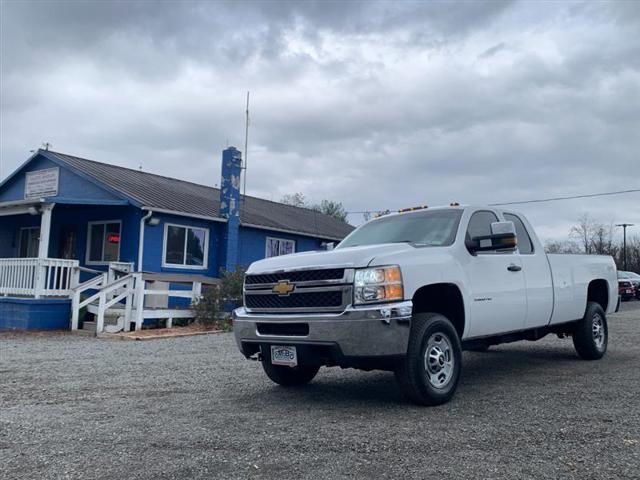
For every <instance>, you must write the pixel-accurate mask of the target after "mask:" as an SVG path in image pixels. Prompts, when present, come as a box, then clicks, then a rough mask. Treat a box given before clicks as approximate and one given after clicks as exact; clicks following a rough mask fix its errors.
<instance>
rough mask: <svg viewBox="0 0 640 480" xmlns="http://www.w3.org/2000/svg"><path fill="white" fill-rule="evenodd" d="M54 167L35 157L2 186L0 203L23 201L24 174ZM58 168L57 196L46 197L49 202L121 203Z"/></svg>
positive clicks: (91, 183)
mask: <svg viewBox="0 0 640 480" xmlns="http://www.w3.org/2000/svg"><path fill="white" fill-rule="evenodd" d="M54 167H58V164H57V163H54V162H52V161H51V160H49V159H47V158H44V157H42V156H37V157H35V158H34V159H33V160H32V161H31V162H29V163H28V164H27V165H25V166H24V167H22V169H21V170H19V171H18V173H17V174H16V175H15V176H14V177H13V178H11V179H10V180H9V181H8V182H7V183H6V184H5V185H3V186H2V189H1V190H0V202H6V201H11V200H24V184H25V173H26V172H32V171H34V170H43V169H45V168H54ZM59 168H60V177H59V181H58V195H57V196H55V197H47V198H48V199H49V200H51V201H56V200H59V201H62V200H71V201H73V200H76V201H78V200H84V201H85V202H86V203H88V202H87V200H93V201H97V202H103V203H108V202H122V201H123V199H122V198H120V197H118V196H116V195H114V194H112V193H110V192H108V191H107V190H105V189H104V188H101V187H99V186H97V185H96V184H94V183H93V182H90V181H88V180H86V179H84V178H82V177H81V176H80V175H78V174H76V173H74V172H73V171H72V170H70V169H68V168H65V167H59Z"/></svg>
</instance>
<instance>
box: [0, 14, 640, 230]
mask: <svg viewBox="0 0 640 480" xmlns="http://www.w3.org/2000/svg"><path fill="white" fill-rule="evenodd" d="M1 5H2V15H1V16H0V17H1V22H2V42H1V52H0V53H1V57H2V60H1V62H2V74H1V77H0V80H1V83H2V85H1V96H2V99H1V111H0V114H1V117H2V122H1V123H2V125H1V126H0V134H1V137H2V139H1V140H2V141H1V142H0V143H1V145H0V155H1V160H2V175H7V174H8V173H10V171H11V170H12V169H13V168H15V167H16V166H17V165H19V164H20V163H21V162H22V161H24V159H25V158H26V157H27V156H28V152H29V150H30V149H33V148H35V147H37V146H38V145H39V144H40V143H41V142H44V141H49V142H51V143H52V144H53V145H54V148H55V149H59V150H61V151H65V152H68V153H72V154H77V155H84V156H87V157H89V158H95V159H98V160H103V161H108V162H113V163H118V164H121V165H126V166H131V167H138V166H139V165H142V166H143V168H144V169H146V170H149V171H154V172H158V173H162V174H166V175H175V176H177V177H180V178H185V179H188V180H192V181H196V182H200V183H209V184H212V185H213V184H216V183H218V181H219V157H220V150H221V149H222V148H224V147H225V145H226V144H227V142H229V143H231V144H235V145H242V140H243V132H244V129H243V121H244V119H243V110H244V104H243V102H244V95H245V92H246V91H247V90H251V92H252V93H251V94H252V108H251V113H252V125H251V133H250V135H251V142H250V151H249V162H250V163H249V165H250V166H249V173H248V175H249V176H248V188H249V193H253V194H256V195H259V196H263V197H266V198H273V199H279V198H280V197H281V196H282V195H283V194H285V193H291V192H294V191H303V192H305V193H306V195H307V197H310V198H312V199H315V200H317V199H320V198H325V197H329V198H335V199H338V200H341V201H343V203H344V204H345V205H346V206H347V208H348V209H349V210H354V211H357V210H363V209H364V210H366V209H380V208H399V207H403V206H407V205H412V204H422V203H428V204H432V205H433V204H442V203H449V202H450V201H452V200H457V201H461V202H465V203H470V202H478V203H490V202H499V201H511V200H519V199H529V198H541V197H547V196H558V195H570V194H581V193H592V192H598V191H608V190H619V189H625V188H633V187H636V188H637V187H638V186H639V185H640V175H639V174H638V164H639V163H640V160H639V158H638V152H639V151H640V137H639V136H638V131H640V128H639V127H640V43H639V42H638V41H637V39H638V38H640V8H639V7H638V3H637V2H611V3H594V2H571V3H559V2H558V3H545V4H544V5H541V4H539V3H536V2H518V3H515V2H498V1H496V2H476V1H473V2H471V1H462V2H457V3H453V2H386V1H385V2H364V1H363V2H357V1H353V2H326V1H325V2H310V1H309V2H288V1H287V2H284V1H282V2H277V1H271V2H198V1H193V2H146V1H145V2H108V1H105V2H79V1H74V2H69V1H67V2H53V1H49V2H16V1H4V2H2V4H1ZM2 175H0V176H2ZM639 197H640V196H639V195H628V196H621V197H605V198H601V199H591V200H575V201H567V202H559V203H555V204H532V205H523V206H522V207H521V209H522V210H524V211H525V212H526V213H528V214H529V215H530V216H531V218H532V221H533V222H534V223H535V224H536V226H537V227H538V228H539V229H540V232H541V234H542V235H543V236H546V237H553V236H563V235H565V234H566V232H567V231H568V229H569V225H570V223H571V222H572V221H574V220H575V219H576V218H577V217H578V216H579V215H580V214H582V213H584V212H586V211H589V212H591V213H592V215H593V216H595V217H599V218H600V219H601V220H603V221H609V220H616V221H622V220H626V221H634V222H636V223H640V202H638V199H639ZM352 220H353V221H354V222H359V221H360V220H361V216H359V215H353V216H352Z"/></svg>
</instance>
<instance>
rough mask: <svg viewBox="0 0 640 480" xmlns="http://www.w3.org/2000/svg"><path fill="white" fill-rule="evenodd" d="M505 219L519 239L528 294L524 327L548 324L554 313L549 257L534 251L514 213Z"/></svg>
mask: <svg viewBox="0 0 640 480" xmlns="http://www.w3.org/2000/svg"><path fill="white" fill-rule="evenodd" d="M504 218H505V220H508V221H510V222H513V224H514V225H515V227H516V236H517V238H518V254H519V256H520V261H521V262H522V273H523V274H524V283H525V289H526V292H527V293H526V295H527V315H526V318H525V321H524V326H525V328H534V327H541V326H544V325H548V324H549V321H550V320H551V313H552V312H553V285H552V283H551V269H550V268H549V262H548V261H547V255H546V254H545V253H544V251H543V250H542V248H540V247H539V248H535V246H534V243H533V241H532V240H531V236H530V235H529V232H528V230H527V227H526V226H525V224H524V222H523V221H522V219H521V218H520V217H519V216H518V215H516V214H514V213H505V214H504Z"/></svg>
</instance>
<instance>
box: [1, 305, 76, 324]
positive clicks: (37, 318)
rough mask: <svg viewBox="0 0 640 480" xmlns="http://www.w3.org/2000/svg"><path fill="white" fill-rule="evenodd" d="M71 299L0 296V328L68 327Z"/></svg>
mask: <svg viewBox="0 0 640 480" xmlns="http://www.w3.org/2000/svg"><path fill="white" fill-rule="evenodd" d="M70 317H71V300H67V299H51V298H48V299H40V300H36V299H33V298H30V299H24V298H5V297H0V330H13V329H19V330H28V329H35V330H53V329H55V330H57V329H68V328H69V318H70Z"/></svg>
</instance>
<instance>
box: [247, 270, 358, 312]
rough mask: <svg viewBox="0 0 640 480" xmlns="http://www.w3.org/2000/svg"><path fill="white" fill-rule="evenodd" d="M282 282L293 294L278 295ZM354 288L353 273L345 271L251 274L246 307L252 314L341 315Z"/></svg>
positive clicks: (295, 271) (248, 279) (294, 271)
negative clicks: (331, 313)
mask: <svg viewBox="0 0 640 480" xmlns="http://www.w3.org/2000/svg"><path fill="white" fill-rule="evenodd" d="M283 283H284V284H286V285H287V287H289V288H292V291H291V292H288V293H280V294H279V293H277V291H278V288H277V286H281V284H283ZM352 285H353V270H351V269H345V268H330V269H329V268H327V269H308V270H292V271H279V272H266V273H259V274H249V275H247V276H246V277H245V284H244V305H245V308H246V309H247V310H248V311H250V312H253V313H303V312H307V313H314V312H342V311H343V310H344V309H345V308H346V307H347V305H349V304H350V303H351V299H352V295H353V288H352ZM274 287H276V288H275V291H274ZM285 290H286V289H285Z"/></svg>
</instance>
